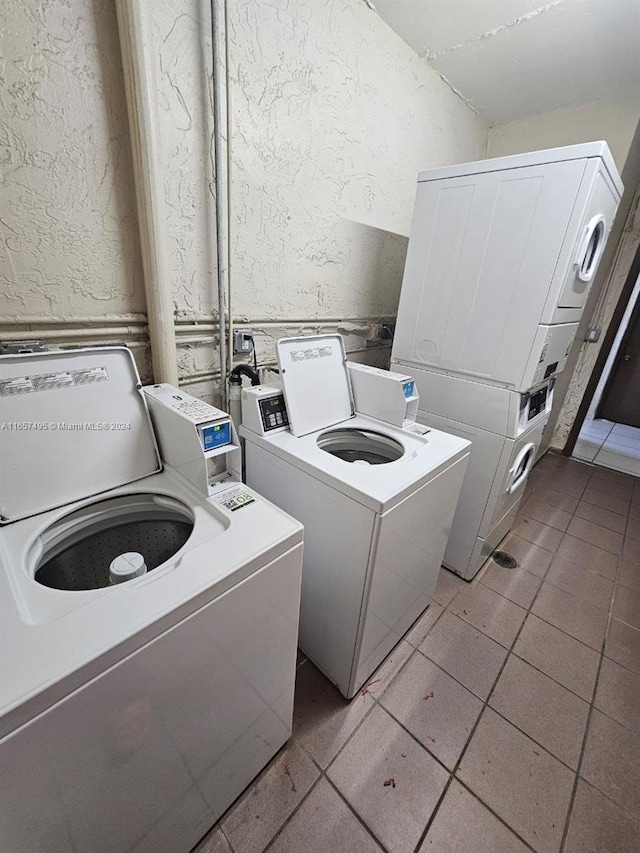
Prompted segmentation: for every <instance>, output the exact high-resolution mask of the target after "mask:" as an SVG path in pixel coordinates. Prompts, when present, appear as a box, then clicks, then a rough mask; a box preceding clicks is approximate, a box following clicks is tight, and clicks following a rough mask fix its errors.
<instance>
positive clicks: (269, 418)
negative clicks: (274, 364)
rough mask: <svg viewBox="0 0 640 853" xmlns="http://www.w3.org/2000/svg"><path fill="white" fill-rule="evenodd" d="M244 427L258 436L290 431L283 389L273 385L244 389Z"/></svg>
mask: <svg viewBox="0 0 640 853" xmlns="http://www.w3.org/2000/svg"><path fill="white" fill-rule="evenodd" d="M242 426H243V427H244V428H245V429H249V430H251V432H255V433H257V434H258V435H268V434H271V433H273V432H278V431H284V430H287V429H289V414H288V412H287V404H286V403H285V400H284V393H283V392H282V389H281V388H273V387H272V386H271V385H254V386H252V387H251V388H243V389H242Z"/></svg>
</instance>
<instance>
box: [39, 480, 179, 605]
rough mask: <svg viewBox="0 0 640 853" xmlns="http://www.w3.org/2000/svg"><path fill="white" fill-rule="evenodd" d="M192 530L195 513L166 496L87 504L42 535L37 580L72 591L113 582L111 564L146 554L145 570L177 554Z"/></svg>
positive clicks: (143, 559) (109, 500)
mask: <svg viewBox="0 0 640 853" xmlns="http://www.w3.org/2000/svg"><path fill="white" fill-rule="evenodd" d="M192 531H193V516H192V514H191V512H190V510H189V509H188V508H187V507H186V505H184V504H183V503H181V502H180V501H177V500H175V499H174V498H170V497H168V496H166V495H154V494H134V495H123V496H120V497H116V498H110V499H108V500H103V501H97V502H96V503H92V504H88V505H87V506H84V507H82V509H80V510H77V511H76V512H73V513H71V514H69V515H66V516H63V517H62V518H61V519H59V520H58V521H57V522H56V523H55V524H53V525H52V526H51V527H49V528H47V530H46V531H44V533H43V534H42V535H41V536H40V537H39V539H38V542H37V543H36V547H37V549H38V552H40V556H39V558H38V559H37V561H36V564H35V573H34V578H35V580H36V581H37V582H38V583H41V584H42V585H43V586H48V587H50V588H51V589H60V590H67V591H70V592H71V591H77V590H89V589H100V588H101V587H106V586H110V585H111V584H112V583H113V572H112V571H110V568H111V565H112V563H114V561H116V562H117V561H118V560H119V559H120V558H123V557H124V558H125V559H129V560H131V555H132V554H135V555H141V557H142V561H143V563H144V566H145V570H146V571H151V570H153V569H156V568H158V566H161V565H162V564H163V563H166V561H167V560H170V559H171V557H173V556H174V554H176V553H177V552H178V551H179V550H180V548H182V546H183V545H184V544H185V543H186V541H187V540H188V539H189V537H190V536H191V533H192Z"/></svg>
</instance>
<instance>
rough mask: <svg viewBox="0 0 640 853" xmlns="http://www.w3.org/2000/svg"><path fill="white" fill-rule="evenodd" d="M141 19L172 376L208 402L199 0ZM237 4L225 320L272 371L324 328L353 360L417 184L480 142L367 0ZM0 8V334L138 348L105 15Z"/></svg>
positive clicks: (139, 304) (204, 37)
mask: <svg viewBox="0 0 640 853" xmlns="http://www.w3.org/2000/svg"><path fill="white" fill-rule="evenodd" d="M145 1H146V2H150V0H145ZM150 8H151V10H152V20H153V37H154V39H155V40H156V44H157V51H156V55H157V80H158V98H159V105H160V112H161V119H162V137H163V142H162V149H161V150H158V152H157V156H158V158H160V159H161V160H162V163H163V167H164V170H165V175H166V199H167V206H168V214H167V215H168V220H169V221H168V232H169V238H168V246H167V251H168V253H169V263H170V269H171V273H172V283H173V294H174V299H175V304H176V317H177V321H176V322H177V333H178V345H179V351H180V355H179V358H180V370H181V376H182V377H183V378H184V379H185V380H187V381H190V382H197V383H198V384H197V385H196V386H194V390H196V391H197V392H198V393H207V394H209V393H210V392H211V384H210V383H211V379H212V378H214V377H215V370H216V362H217V357H216V353H215V349H214V341H213V338H214V334H215V326H214V315H215V307H216V305H217V296H216V275H215V271H216V263H215V254H216V250H215V220H214V196H215V191H214V187H213V182H212V181H213V166H212V161H213V147H212V131H213V128H212V121H211V84H210V75H211V49H210V43H211V39H210V18H209V3H208V2H207V0H156V2H153V3H150ZM229 8H230V14H231V27H230V34H231V68H230V74H231V87H232V111H233V137H232V143H233V169H232V171H233V185H232V219H233V221H232V285H233V313H234V315H235V317H236V318H237V319H241V320H242V319H244V320H246V321H247V323H251V325H252V327H253V328H255V329H256V331H257V333H258V337H259V341H258V342H259V352H260V353H261V354H263V355H265V356H266V355H267V354H268V355H271V353H272V343H273V339H274V338H277V337H278V336H280V335H281V334H283V333H298V332H305V331H323V330H331V331H333V330H335V328H337V327H340V328H341V329H342V330H343V331H344V332H345V334H346V335H347V343H348V346H349V348H350V349H351V350H354V349H362V350H364V349H365V343H364V337H363V330H364V327H365V326H366V322H367V321H369V320H372V319H376V318H381V317H389V316H393V314H395V311H396V306H397V301H398V296H399V290H400V284H401V279H402V271H403V266H404V255H405V251H406V243H407V236H408V233H409V227H410V221H411V214H412V207H413V198H414V191H415V178H416V173H417V172H418V170H419V169H424V168H429V167H430V166H436V165H442V164H446V163H452V162H456V161H464V160H470V159H477V158H479V157H482V155H483V153H484V149H485V146H486V141H487V132H488V127H487V125H486V123H485V122H484V121H482V120H481V119H479V118H478V117H477V116H476V115H475V114H474V113H473V112H472V111H471V110H470V109H469V108H468V107H467V106H465V105H464V104H463V103H462V101H460V99H459V98H458V97H457V96H456V95H455V94H454V93H453V92H452V91H451V89H450V88H449V87H448V86H447V85H446V84H445V83H444V82H443V81H442V80H441V79H440V77H439V76H438V75H437V74H436V73H435V72H433V71H432V70H430V69H429V68H428V66H427V65H426V64H425V63H424V62H423V61H422V60H420V59H419V58H418V57H417V56H416V55H415V53H414V52H413V51H412V50H411V49H410V48H409V47H408V46H407V45H406V44H405V43H404V42H402V41H401V40H400V38H399V37H398V36H397V35H395V33H393V32H392V30H390V29H389V28H388V27H387V25H386V24H384V23H383V22H382V20H381V19H380V18H379V17H378V16H377V15H376V14H375V13H374V12H373V11H372V10H371V9H370V8H368V6H367V5H366V3H364V2H363V0H326V2H322V3H319V2H317V0H297V2H294V3H288V4H284V3H273V2H269V1H268V0H234V2H233V3H230V4H229ZM1 14H2V16H3V19H4V21H3V27H2V28H1V29H2V31H3V42H2V45H1V47H2V54H3V56H4V57H5V58H6V62H5V71H4V74H5V78H6V82H5V83H4V85H3V86H2V87H0V99H1V100H0V105H1V106H2V108H3V109H2V119H0V129H1V131H2V136H3V140H4V142H3V145H4V146H6V153H5V154H4V157H3V160H4V167H3V172H2V178H1V180H2V189H3V195H2V200H1V201H0V221H1V223H2V228H3V231H4V240H3V242H2V249H1V250H0V251H2V252H3V254H2V257H1V259H0V274H1V275H2V276H3V279H2V282H3V284H2V288H1V291H0V318H2V317H4V318H5V320H6V318H11V319H12V320H13V323H10V322H9V321H7V322H8V325H7V323H5V325H0V332H1V333H2V334H3V336H5V333H8V332H7V330H9V331H10V332H11V333H15V335H16V336H17V335H18V334H27V333H28V332H29V328H28V326H27V325H26V324H20V323H19V322H18V321H19V320H20V319H21V318H22V319H24V318H25V317H29V318H31V320H32V321H33V325H32V329H34V330H35V332H37V331H40V330H43V329H44V330H48V332H47V334H49V335H50V336H51V341H52V342H57V341H58V340H62V339H64V340H67V339H74V335H76V336H78V335H80V333H81V331H82V330H79V329H78V327H79V326H81V325H83V326H84V327H85V330H84V332H83V334H84V335H85V338H86V335H88V334H90V329H91V327H92V326H94V325H99V326H103V325H104V324H105V322H106V321H107V320H108V321H109V322H110V323H111V324H112V325H113V334H112V335H111V336H109V335H106V333H105V334H103V332H102V331H100V332H97V333H96V334H97V336H98V337H99V338H100V339H103V338H104V339H109V337H110V338H111V339H113V338H114V337H115V338H118V339H124V340H127V341H129V340H138V341H139V342H143V341H144V324H143V321H144V318H141V316H140V315H141V312H143V311H144V291H143V288H142V281H141V266H140V259H139V249H138V235H137V224H136V217H135V209H134V195H133V192H132V176H131V166H130V156H129V148H128V144H129V143H128V135H127V134H128V130H127V119H126V107H125V99H124V93H123V82H122V74H121V69H120V62H119V47H118V36H117V29H116V20H115V13H114V10H113V4H112V3H110V2H107V0H50V2H48V3H47V4H42V3H41V2H39V0H24V2H23V3H21V4H4V6H3V10H2V13H1ZM340 320H344V321H353V322H345V323H339V321H340ZM0 323H2V320H1V319H0ZM194 323H197V324H199V325H197V326H194ZM35 332H34V334H35ZM65 336H66V337H65ZM100 336H102V337H100ZM85 338H83V339H85ZM362 357H368V355H366V356H362ZM381 357H382V356H381V354H380V353H377V352H376V353H373V354H372V355H371V359H375V358H381Z"/></svg>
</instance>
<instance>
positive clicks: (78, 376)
mask: <svg viewBox="0 0 640 853" xmlns="http://www.w3.org/2000/svg"><path fill="white" fill-rule="evenodd" d="M71 375H72V376H73V381H74V384H75V385H90V384H91V383H92V382H108V381H109V374H108V373H107V368H106V367H86V368H85V369H84V370H72V371H71Z"/></svg>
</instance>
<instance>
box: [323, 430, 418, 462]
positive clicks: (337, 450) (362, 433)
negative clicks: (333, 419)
mask: <svg viewBox="0 0 640 853" xmlns="http://www.w3.org/2000/svg"><path fill="white" fill-rule="evenodd" d="M318 447H319V448H320V449H321V450H324V451H325V452H326V453H330V454H331V455H332V456H337V457H338V459H343V460H344V461H345V462H352V463H354V464H359V465H386V464H387V463H388V462H396V461H397V460H398V459H400V458H401V457H402V456H403V455H404V447H403V446H402V444H401V443H400V442H399V441H396V440H395V438H391V437H390V436H388V435H384V434H383V433H381V432H374V431H373V430H367V429H356V428H355V427H352V428H351V429H331V430H327V432H323V433H322V434H321V435H320V436H319V437H318Z"/></svg>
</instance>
